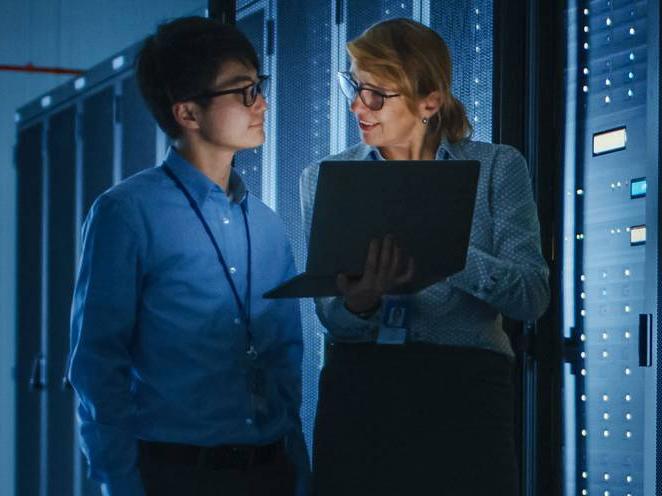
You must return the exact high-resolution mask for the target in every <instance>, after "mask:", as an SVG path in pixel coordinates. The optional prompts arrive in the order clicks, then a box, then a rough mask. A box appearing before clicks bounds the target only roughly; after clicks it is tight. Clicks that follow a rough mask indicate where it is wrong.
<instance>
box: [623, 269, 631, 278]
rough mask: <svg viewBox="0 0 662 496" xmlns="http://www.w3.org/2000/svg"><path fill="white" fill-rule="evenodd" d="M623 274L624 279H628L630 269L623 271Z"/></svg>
mask: <svg viewBox="0 0 662 496" xmlns="http://www.w3.org/2000/svg"><path fill="white" fill-rule="evenodd" d="M623 274H625V277H630V274H631V272H630V269H625V270H624V271H623Z"/></svg>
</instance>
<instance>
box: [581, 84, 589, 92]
mask: <svg viewBox="0 0 662 496" xmlns="http://www.w3.org/2000/svg"><path fill="white" fill-rule="evenodd" d="M582 91H583V92H584V93H588V86H586V85H584V86H582Z"/></svg>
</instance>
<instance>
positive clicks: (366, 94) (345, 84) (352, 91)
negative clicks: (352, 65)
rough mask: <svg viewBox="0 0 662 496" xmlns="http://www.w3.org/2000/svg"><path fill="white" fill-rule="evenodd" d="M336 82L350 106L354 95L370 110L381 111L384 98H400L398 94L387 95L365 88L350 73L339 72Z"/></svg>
mask: <svg viewBox="0 0 662 496" xmlns="http://www.w3.org/2000/svg"><path fill="white" fill-rule="evenodd" d="M338 82H339V83H340V89H341V91H342V92H343V94H344V95H345V96H346V97H347V100H349V103H350V105H351V104H352V102H353V101H354V100H355V99H356V95H358V96H359V98H361V101H362V102H363V103H364V104H365V106H366V107H368V108H369V109H370V110H381V109H382V107H383V106H384V101H385V100H386V98H393V97H396V96H400V93H395V94H393V95H387V94H385V93H382V92H381V91H378V90H375V89H372V88H366V87H365V86H363V85H362V84H359V83H357V82H356V81H355V80H354V78H353V77H352V73H351V72H339V73H338Z"/></svg>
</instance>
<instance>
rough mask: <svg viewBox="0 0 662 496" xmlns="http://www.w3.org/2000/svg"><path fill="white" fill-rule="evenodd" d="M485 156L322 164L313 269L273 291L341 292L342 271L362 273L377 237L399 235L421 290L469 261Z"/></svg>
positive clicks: (414, 287) (403, 290)
mask: <svg viewBox="0 0 662 496" xmlns="http://www.w3.org/2000/svg"><path fill="white" fill-rule="evenodd" d="M479 172H480V163H479V162H478V161H473V160H471V161H465V160H433V161H424V160H412V161H395V160H394V161H364V160H361V161H329V162H322V163H321V164H320V169H319V176H318V180H317V188H316V193H315V202H314V207H313V215H312V222H311V227H310V236H309V243H308V256H307V260H306V270H305V272H303V273H302V274H299V275H297V276H295V277H294V278H292V279H290V280H288V281H286V282H285V283H283V284H281V285H280V286H278V287H276V288H273V289H272V290H270V291H268V292H267V293H265V294H264V297H265V298H301V297H320V296H337V295H340V291H339V290H338V288H337V286H336V278H337V275H338V274H339V273H346V274H348V275H350V277H351V276H354V277H360V275H361V273H362V272H363V268H364V265H365V261H366V258H367V254H368V246H369V244H370V241H371V239H373V238H377V239H383V238H384V237H385V236H386V235H387V234H391V235H392V236H394V237H395V239H396V240H397V241H398V244H399V246H400V247H401V248H402V250H403V253H404V254H405V255H409V256H411V257H413V259H414V262H415V269H416V270H415V273H414V277H413V279H412V281H411V282H410V283H409V284H407V285H403V286H401V287H398V288H395V289H394V290H393V291H392V294H407V293H413V292H417V291H420V290H421V289H423V288H425V287H427V286H429V285H431V284H434V283H436V282H438V281H440V280H442V279H444V278H445V277H448V276H450V275H452V274H454V273H456V272H459V271H461V270H462V269H463V268H464V266H465V263H466V256H467V249H468V246H469V237H470V234H471V222H472V219H473V211H474V204H475V201H476V187H477V183H478V175H479Z"/></svg>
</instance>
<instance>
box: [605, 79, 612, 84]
mask: <svg viewBox="0 0 662 496" xmlns="http://www.w3.org/2000/svg"><path fill="white" fill-rule="evenodd" d="M605 86H611V79H609V78H607V79H605Z"/></svg>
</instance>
